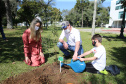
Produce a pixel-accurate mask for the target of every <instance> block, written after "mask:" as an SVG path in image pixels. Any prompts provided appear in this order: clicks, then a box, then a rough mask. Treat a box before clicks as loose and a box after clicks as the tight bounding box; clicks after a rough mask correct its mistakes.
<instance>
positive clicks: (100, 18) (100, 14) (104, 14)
mask: <svg viewBox="0 0 126 84" xmlns="http://www.w3.org/2000/svg"><path fill="white" fill-rule="evenodd" d="M108 22H109V9H108V8H105V7H100V8H98V11H97V16H96V25H97V26H101V27H102V26H103V24H107V23H108Z"/></svg>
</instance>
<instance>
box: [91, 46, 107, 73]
mask: <svg viewBox="0 0 126 84" xmlns="http://www.w3.org/2000/svg"><path fill="white" fill-rule="evenodd" d="M92 51H93V53H94V56H95V57H97V59H96V60H94V61H92V65H93V66H94V67H95V69H97V70H99V71H101V70H104V68H105V66H106V50H105V48H104V46H103V45H101V46H99V47H94V48H93V49H92Z"/></svg>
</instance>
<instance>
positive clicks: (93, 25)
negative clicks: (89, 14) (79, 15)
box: [92, 0, 105, 36]
mask: <svg viewBox="0 0 126 84" xmlns="http://www.w3.org/2000/svg"><path fill="white" fill-rule="evenodd" d="M100 1H102V2H104V1H105V0H100ZM96 11H97V0H94V13H93V22H92V36H93V35H94V34H95V21H96Z"/></svg>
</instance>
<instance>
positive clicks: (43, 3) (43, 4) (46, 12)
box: [39, 0, 54, 29]
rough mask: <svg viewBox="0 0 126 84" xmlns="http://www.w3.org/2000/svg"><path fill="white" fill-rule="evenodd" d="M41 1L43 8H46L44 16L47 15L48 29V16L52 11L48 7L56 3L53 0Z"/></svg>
mask: <svg viewBox="0 0 126 84" xmlns="http://www.w3.org/2000/svg"><path fill="white" fill-rule="evenodd" d="M39 2H40V4H41V6H43V7H44V9H43V10H44V17H45V21H46V29H47V27H48V24H47V21H48V19H49V18H48V16H49V12H50V10H49V9H48V8H49V6H52V5H53V4H54V3H53V0H48V1H47V2H44V1H43V0H40V1H39ZM42 12H43V11H42Z"/></svg>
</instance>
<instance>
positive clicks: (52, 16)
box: [49, 8, 62, 23]
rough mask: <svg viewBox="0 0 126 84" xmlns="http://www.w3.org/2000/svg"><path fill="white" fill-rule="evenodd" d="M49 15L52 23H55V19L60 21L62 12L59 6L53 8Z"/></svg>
mask: <svg viewBox="0 0 126 84" xmlns="http://www.w3.org/2000/svg"><path fill="white" fill-rule="evenodd" d="M49 16H50V17H49V18H50V20H51V23H53V21H60V20H61V19H62V16H61V12H60V10H59V9H57V8H51V12H50V14H49Z"/></svg>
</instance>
